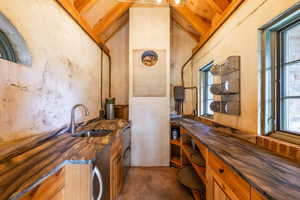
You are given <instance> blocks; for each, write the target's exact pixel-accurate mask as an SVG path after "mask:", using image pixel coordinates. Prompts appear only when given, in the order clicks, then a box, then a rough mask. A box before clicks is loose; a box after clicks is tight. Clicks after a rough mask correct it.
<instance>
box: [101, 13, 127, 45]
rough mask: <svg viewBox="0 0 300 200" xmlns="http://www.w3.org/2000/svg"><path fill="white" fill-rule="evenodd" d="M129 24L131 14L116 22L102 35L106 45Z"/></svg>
mask: <svg viewBox="0 0 300 200" xmlns="http://www.w3.org/2000/svg"><path fill="white" fill-rule="evenodd" d="M128 22H129V12H126V13H125V14H124V15H123V16H122V17H120V18H119V19H118V20H116V22H114V23H113V24H112V25H111V26H110V27H109V28H108V29H107V30H106V31H105V32H103V33H102V35H101V39H102V40H103V41H104V42H105V43H106V42H107V41H108V40H109V39H110V38H112V37H113V36H114V35H115V33H117V32H118V31H119V30H120V29H121V28H122V27H123V26H125V25H126V24H128Z"/></svg>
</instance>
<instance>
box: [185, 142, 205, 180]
mask: <svg viewBox="0 0 300 200" xmlns="http://www.w3.org/2000/svg"><path fill="white" fill-rule="evenodd" d="M182 149H183V152H184V153H185V155H186V156H187V158H188V160H189V161H190V163H191V165H192V166H193V168H194V170H195V171H196V173H197V175H198V176H199V177H200V178H201V180H202V181H203V182H204V183H206V177H205V171H206V168H205V167H201V166H199V165H197V164H195V163H194V162H193V160H192V153H193V151H192V148H191V147H189V146H188V145H182Z"/></svg>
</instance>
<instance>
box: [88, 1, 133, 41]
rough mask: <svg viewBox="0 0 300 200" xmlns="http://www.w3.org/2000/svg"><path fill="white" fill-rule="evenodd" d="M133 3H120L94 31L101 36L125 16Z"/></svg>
mask: <svg viewBox="0 0 300 200" xmlns="http://www.w3.org/2000/svg"><path fill="white" fill-rule="evenodd" d="M132 4H133V3H118V4H117V5H115V6H114V7H113V8H112V9H111V10H110V11H109V12H108V13H107V14H106V15H105V16H104V17H103V18H102V19H100V20H99V21H98V22H97V23H96V25H95V26H94V27H93V31H94V32H95V33H96V34H97V35H98V36H101V34H102V33H104V32H105V31H106V30H107V29H108V28H109V27H110V26H111V25H112V24H113V23H114V22H115V21H116V20H118V19H119V18H120V17H121V16H123V15H124V14H125V13H126V12H127V11H128V10H129V8H130V7H131V6H132Z"/></svg>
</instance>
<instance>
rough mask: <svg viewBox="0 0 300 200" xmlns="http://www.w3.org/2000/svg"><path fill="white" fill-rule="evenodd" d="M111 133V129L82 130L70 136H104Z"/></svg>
mask: <svg viewBox="0 0 300 200" xmlns="http://www.w3.org/2000/svg"><path fill="white" fill-rule="evenodd" d="M111 133H112V130H105V129H100V130H84V131H81V132H79V133H76V134H74V135H72V137H105V136H108V135H109V134H111Z"/></svg>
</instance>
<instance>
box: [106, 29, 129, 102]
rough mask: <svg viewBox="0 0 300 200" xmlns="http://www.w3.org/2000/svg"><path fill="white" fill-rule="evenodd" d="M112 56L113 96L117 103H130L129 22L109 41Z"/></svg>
mask: <svg viewBox="0 0 300 200" xmlns="http://www.w3.org/2000/svg"><path fill="white" fill-rule="evenodd" d="M107 46H108V48H109V49H110V51H111V52H110V53H111V57H112V91H111V93H112V96H113V97H116V103H117V104H121V105H128V100H129V96H128V94H129V72H128V70H129V61H128V53H129V52H128V51H129V24H126V25H125V26H123V27H122V28H121V29H120V30H119V31H118V32H117V33H116V34H115V35H114V36H113V37H112V38H111V39H110V40H109V41H108V42H107Z"/></svg>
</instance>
